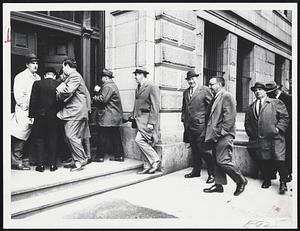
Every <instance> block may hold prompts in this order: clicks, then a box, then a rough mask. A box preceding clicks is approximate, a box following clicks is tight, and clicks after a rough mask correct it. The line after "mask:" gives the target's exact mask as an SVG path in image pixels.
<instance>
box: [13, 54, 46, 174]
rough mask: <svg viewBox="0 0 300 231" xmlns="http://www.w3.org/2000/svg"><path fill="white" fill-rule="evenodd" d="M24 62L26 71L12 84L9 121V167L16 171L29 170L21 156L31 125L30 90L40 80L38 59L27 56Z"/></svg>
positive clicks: (30, 55) (32, 55)
mask: <svg viewBox="0 0 300 231" xmlns="http://www.w3.org/2000/svg"><path fill="white" fill-rule="evenodd" d="M25 61H26V69H25V70H24V71H22V72H20V73H19V74H18V75H16V77H15V79H14V84H13V91H14V97H15V101H16V106H15V112H14V113H12V120H11V145H12V147H11V166H12V168H13V169H17V170H30V167H29V166H27V165H25V164H24V163H23V160H22V156H23V148H24V144H25V141H26V140H27V139H28V137H29V136H30V133H31V127H32V124H33V119H32V118H29V117H28V108H29V101H30V96H31V89H32V85H33V83H34V82H35V81H37V80H40V79H41V78H40V76H39V75H38V74H37V70H38V58H37V57H36V56H35V55H34V54H29V55H27V56H26V57H25Z"/></svg>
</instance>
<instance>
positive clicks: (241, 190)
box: [233, 178, 248, 196]
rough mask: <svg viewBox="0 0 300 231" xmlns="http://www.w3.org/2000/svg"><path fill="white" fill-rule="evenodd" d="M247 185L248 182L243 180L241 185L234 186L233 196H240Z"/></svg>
mask: <svg viewBox="0 0 300 231" xmlns="http://www.w3.org/2000/svg"><path fill="white" fill-rule="evenodd" d="M247 184H248V180H247V179H246V178H245V181H244V182H243V183H239V184H236V190H235V192H234V193H233V195H234V196H238V195H240V194H241V193H242V192H244V190H245V186H246V185H247Z"/></svg>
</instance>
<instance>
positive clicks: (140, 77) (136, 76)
mask: <svg viewBox="0 0 300 231" xmlns="http://www.w3.org/2000/svg"><path fill="white" fill-rule="evenodd" d="M144 78H145V77H144V74H143V73H135V74H134V79H135V81H136V82H137V83H138V84H140V83H141V82H142V80H143V79H144Z"/></svg>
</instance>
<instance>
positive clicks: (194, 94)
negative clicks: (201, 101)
mask: <svg viewBox="0 0 300 231" xmlns="http://www.w3.org/2000/svg"><path fill="white" fill-rule="evenodd" d="M199 88H200V87H199V86H198V87H197V88H196V90H195V92H194V93H193V95H192V98H191V99H190V101H192V100H193V99H195V97H196V96H197V95H198V94H199V93H200V89H199ZM188 94H189V91H188Z"/></svg>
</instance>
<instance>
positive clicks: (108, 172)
mask: <svg viewBox="0 0 300 231" xmlns="http://www.w3.org/2000/svg"><path fill="white" fill-rule="evenodd" d="M142 166H143V164H142V163H139V164H134V165H133V166H127V167H124V168H122V169H120V170H111V171H106V172H102V173H98V174H93V175H89V176H85V177H81V178H75V179H69V180H64V181H59V182H55V183H50V184H45V185H42V186H38V187H32V188H26V189H20V190H15V191H12V192H11V196H15V195H20V194H24V193H29V192H35V191H39V190H42V189H47V188H52V187H56V186H59V185H63V184H71V183H74V182H80V181H84V180H89V179H93V178H96V177H102V176H107V175H112V174H115V173H121V172H126V171H129V170H134V169H139V168H141V167H142Z"/></svg>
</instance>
